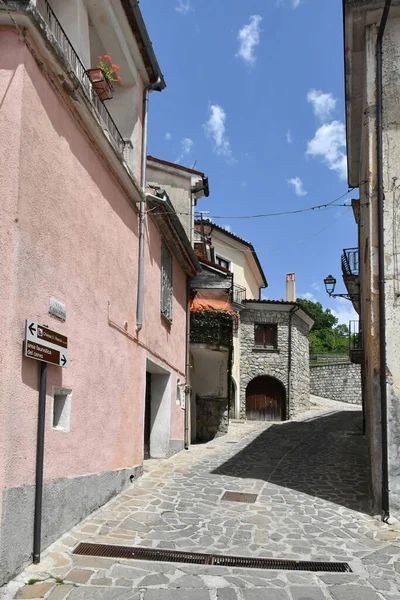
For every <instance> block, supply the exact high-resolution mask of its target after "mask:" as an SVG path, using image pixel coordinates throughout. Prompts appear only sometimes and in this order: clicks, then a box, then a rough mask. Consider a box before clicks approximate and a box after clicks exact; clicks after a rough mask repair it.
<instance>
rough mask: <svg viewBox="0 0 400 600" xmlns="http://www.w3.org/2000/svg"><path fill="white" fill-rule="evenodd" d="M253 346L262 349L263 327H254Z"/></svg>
mask: <svg viewBox="0 0 400 600" xmlns="http://www.w3.org/2000/svg"><path fill="white" fill-rule="evenodd" d="M254 344H255V345H256V346H263V347H264V325H255V326H254Z"/></svg>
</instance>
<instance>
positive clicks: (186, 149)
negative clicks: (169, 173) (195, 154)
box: [175, 138, 194, 163]
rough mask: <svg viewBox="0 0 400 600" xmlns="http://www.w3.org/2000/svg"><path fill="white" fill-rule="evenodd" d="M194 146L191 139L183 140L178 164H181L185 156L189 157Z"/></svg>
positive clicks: (177, 160)
mask: <svg viewBox="0 0 400 600" xmlns="http://www.w3.org/2000/svg"><path fill="white" fill-rule="evenodd" d="M193 144H194V142H193V140H191V139H190V138H183V140H181V153H180V155H179V156H178V158H177V159H176V161H175V162H176V163H180V162H181V161H182V160H183V159H184V158H185V156H188V155H189V154H190V153H191V151H192V148H193Z"/></svg>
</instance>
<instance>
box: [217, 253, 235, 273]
mask: <svg viewBox="0 0 400 600" xmlns="http://www.w3.org/2000/svg"><path fill="white" fill-rule="evenodd" d="M215 262H216V263H217V265H219V266H220V267H223V268H224V269H226V270H227V271H229V269H230V268H231V263H230V262H229V260H225V259H224V258H221V257H220V256H216V257H215Z"/></svg>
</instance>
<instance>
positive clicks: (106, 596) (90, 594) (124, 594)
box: [68, 586, 158, 600]
mask: <svg viewBox="0 0 400 600" xmlns="http://www.w3.org/2000/svg"><path fill="white" fill-rule="evenodd" d="M155 591H156V592H157V591H158V590H155ZM139 598H140V590H137V591H133V590H132V589H129V588H126V589H124V588H101V587H86V586H85V587H81V588H75V589H73V590H72V592H71V593H70V595H69V596H68V600H139Z"/></svg>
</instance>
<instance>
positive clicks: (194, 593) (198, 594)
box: [144, 589, 210, 600]
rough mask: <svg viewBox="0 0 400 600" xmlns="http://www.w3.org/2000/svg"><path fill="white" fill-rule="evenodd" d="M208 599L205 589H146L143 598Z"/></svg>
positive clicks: (157, 599)
mask: <svg viewBox="0 0 400 600" xmlns="http://www.w3.org/2000/svg"><path fill="white" fill-rule="evenodd" d="M189 599H190V600H210V594H209V592H208V591H207V590H190V592H189V591H188V590H187V589H186V590H175V589H174V590H147V591H146V592H145V594H144V600H189Z"/></svg>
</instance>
